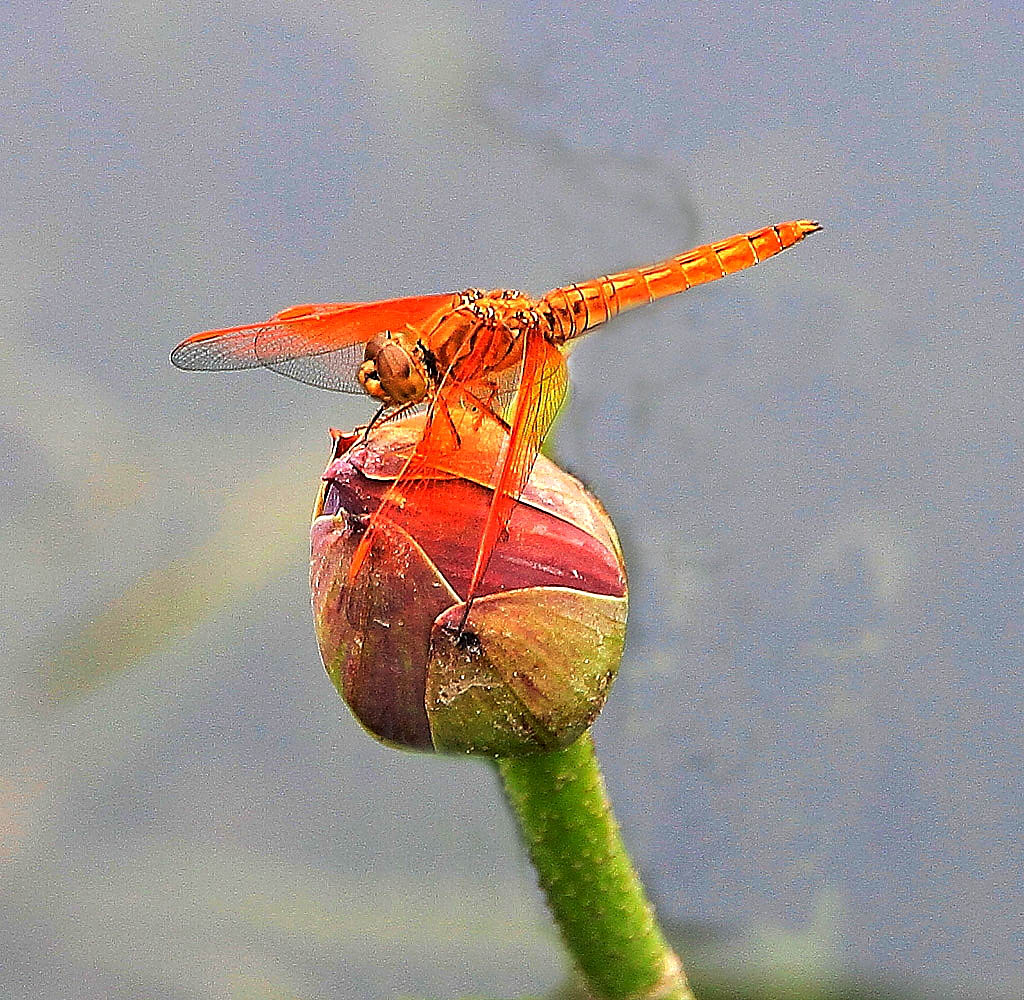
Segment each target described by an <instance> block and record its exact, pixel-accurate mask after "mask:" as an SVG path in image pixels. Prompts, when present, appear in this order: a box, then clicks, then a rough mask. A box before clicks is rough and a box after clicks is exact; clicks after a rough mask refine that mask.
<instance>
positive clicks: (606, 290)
mask: <svg viewBox="0 0 1024 1000" xmlns="http://www.w3.org/2000/svg"><path fill="white" fill-rule="evenodd" d="M820 228H821V226H819V225H818V223H816V222H812V221H811V220H809V219H799V220H797V221H796V222H782V223H780V224H779V225H777V226H766V227H765V228H764V229H755V230H754V231H753V232H749V233H740V234H739V235H738V236H730V237H729V238H728V239H725V240H719V241H718V242H717V243H708V244H706V245H705V246H700V247H695V248H694V249H693V250H687V251H686V253H681V254H678V255H677V256H675V257H669V258H668V259H667V260H663V261H660V262H659V263H657V264H651V265H650V266H649V267H637V268H634V269H633V270H630V271H621V272H619V273H618V274H606V275H605V276H604V277H602V278H595V279H594V280H593V281H586V282H583V283H582V284H578V285H565V286H564V287H562V288H556V289H554V290H553V291H550V292H548V293H547V295H545V296H544V302H545V303H546V304H547V305H548V306H549V307H550V309H551V316H552V319H553V321H554V340H555V342H556V343H564V342H565V341H566V340H571V339H572V338H573V337H578V336H580V335H581V334H583V333H586V331H587V330H591V329H593V328H594V327H595V326H599V325H600V324H601V323H604V322H607V321H608V320H610V319H612V318H613V317H615V316H617V315H618V314H619V313H620V312H622V311H623V310H625V309H632V308H633V307H634V306H642V305H646V304H647V303H648V302H654V301H655V300H656V299H661V298H664V297H665V296H666V295H675V294H676V293H677V292H685V291H686V290H687V289H688V288H693V287H694V286H695V285H703V284H706V283H707V282H709V281H716V280H717V279H718V278H724V277H725V276H726V275H727V274H733V273H734V272H736V271H743V270H745V269H746V268H748V267H753V266H754V265H755V264H759V263H760V262H761V261H763V260H767V259H768V258H769V257H774V256H775V255H776V254H777V253H781V252H782V251H783V250H787V249H789V247H791V246H793V244H794V243H799V242H800V240H802V239H803V238H804V237H805V236H810V234H811V233H816V232H817V231H818V230H819V229H820Z"/></svg>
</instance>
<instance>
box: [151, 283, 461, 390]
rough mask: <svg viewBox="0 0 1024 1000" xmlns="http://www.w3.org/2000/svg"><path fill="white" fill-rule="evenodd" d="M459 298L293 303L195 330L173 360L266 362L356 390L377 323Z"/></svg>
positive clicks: (190, 367) (424, 315) (448, 305)
mask: <svg viewBox="0 0 1024 1000" xmlns="http://www.w3.org/2000/svg"><path fill="white" fill-rule="evenodd" d="M458 303H459V296H458V295H452V294H444V295H416V296H411V297H409V298H402V299H386V300H384V301H381V302H324V303H318V304H310V305H302V306H292V307H291V308H289V309H285V310H284V311H282V312H279V313H277V314H276V315H274V316H271V318H270V319H268V320H265V321H264V322H262V323H247V324H245V325H244V326H233V327H227V328H225V329H223V330H206V331H205V332H203V333H197V334H195V335H193V336H191V337H189V338H188V339H187V340H183V341H182V342H181V343H180V344H179V345H178V346H177V347H176V348H175V349H174V350H173V351H172V352H171V361H172V363H173V364H175V365H176V366H177V367H178V368H184V369H186V370H187V371H238V370H240V369H243V368H270V369H271V370H273V371H276V372H279V373H280V374H282V375H287V376H288V377H289V378H294V379H298V380H299V381H300V382H306V383H307V384H309V385H315V386H318V387H319V388H321V389H334V390H337V391H340V392H360V393H361V392H363V391H364V390H363V389H362V387H361V386H360V385H359V383H358V382H357V381H356V379H355V371H356V369H357V368H358V367H359V363H360V362H361V361H362V360H363V358H362V348H363V345H364V344H365V343H366V342H367V341H368V340H370V339H371V338H373V337H374V336H376V334H378V333H380V332H381V331H382V330H400V329H403V328H404V327H405V326H407V325H410V326H416V327H419V326H424V325H425V324H427V323H428V322H429V320H430V319H431V318H433V317H434V316H435V315H437V314H438V313H440V312H443V311H444V310H446V309H453V308H455V307H456V306H457V305H458Z"/></svg>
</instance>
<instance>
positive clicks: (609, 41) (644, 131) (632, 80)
mask: <svg viewBox="0 0 1024 1000" xmlns="http://www.w3.org/2000/svg"><path fill="white" fill-rule="evenodd" d="M0 16H2V18H3V21H2V27H0V48H2V52H3V65H4V70H3V75H2V82H0V86H2V88H3V101H2V104H0V150H2V153H0V169H2V171H3V191H4V197H3V199H2V201H0V220H2V225H0V299H2V302H3V308H2V320H0V440H2V448H0V462H2V463H3V480H2V486H3V494H2V497H3V502H2V512H0V518H2V524H3V531H2V533H0V564H2V570H0V594H2V610H3V619H2V623H3V624H2V629H0V651H2V657H3V660H2V662H3V670H2V674H0V684H2V697H0V991H2V992H3V994H4V995H5V996H11V997H43V998H61V1000H63V998H68V997H75V998H78V997H89V998H91V997H97V998H102V997H146V998H173V1000H177V998H187V997H231V998H235V997H299V998H310V997H322V996H329V997H332V998H342V1000H347V998H353V1000H354V998H370V997H378V996H387V995H395V994H402V995H406V996H426V995H432V996H454V995H457V994H458V993H460V992H462V993H465V992H470V991H472V992H475V993H498V994H501V993H504V994H514V993H517V992H519V993H523V992H532V993H535V994H536V993H542V992H544V991H546V990H548V989H549V988H551V987H553V986H554V985H556V984H557V983H558V982H559V980H560V979H561V977H562V974H563V972H564V960H563V956H562V952H561V948H560V945H559V942H558V940H557V937H556V934H555V932H554V930H553V928H552V926H551V923H550V920H549V918H548V915H547V913H546V911H545V909H544V905H543V901H542V899H541V897H540V895H539V893H538V891H537V889H536V888H535V885H534V877H533V874H532V871H531V869H530V868H529V866H528V864H527V862H526V860H525V858H524V856H523V854H522V853H521V851H520V849H519V845H518V842H517V840H516V835H515V829H514V827H513V825H512V822H511V820H510V817H509V816H508V815H507V814H506V812H505V809H504V806H503V804H502V800H501V797H500V793H499V791H498V788H497V785H496V782H495V780H494V778H493V775H492V773H491V771H490V770H489V768H488V767H487V766H486V765H483V764H479V763H467V762H463V761H450V760H437V759H431V758H428V757H423V756H414V755H408V754H402V753H396V752H394V751H389V750H386V749H384V748H382V747H379V746H378V745H376V744H375V743H374V742H373V741H372V740H371V739H369V738H368V737H367V736H365V735H364V733H363V732H362V731H361V730H360V729H359V727H358V725H357V724H356V723H355V721H354V720H353V719H352V718H351V717H350V716H349V714H348V712H347V710H346V709H345V707H344V706H343V704H342V703H341V702H340V700H339V699H338V698H337V695H336V694H335V693H334V690H333V688H332V687H331V685H330V683H329V682H328V680H327V678H326V676H325V675H324V672H323V669H322V666H321V664H320V661H319V658H318V654H317V649H316V645H315V642H314V638H313V632H312V627H311V621H310V614H309V610H308V593H307V579H306V574H307V549H306V546H307V529H308V514H309V509H310V506H311V503H312V500H313V496H314V493H315V490H316V486H317V481H318V476H319V473H320V471H321V469H322V467H323V464H324V462H325V461H326V458H327V453H328V446H329V440H328V436H327V428H328V426H329V425H335V426H339V427H350V426H352V425H354V424H356V423H358V422H361V421H364V420H365V419H366V418H367V416H368V415H369V413H370V412H371V409H372V408H371V407H370V406H369V404H368V402H366V401H364V400H361V399H358V398H355V397H345V396H337V395H333V394H329V393H324V392H318V391H316V390H312V389H309V388H307V387H304V386H301V385H299V384H297V383H292V382H290V381H288V380H287V379H283V378H277V377H275V376H273V375H270V374H265V373H259V372H256V373H253V372H249V373H241V374H238V375H227V376H220V377H218V376H209V377H204V376H201V375H192V376H190V375H186V374H184V373H182V372H179V371H176V370H175V369H173V368H172V367H171V366H170V365H169V363H168V361H167V355H168V352H169V350H170V348H171V347H172V346H173V345H174V344H175V343H176V342H177V341H178V340H179V339H181V338H182V337H183V336H185V335H187V334H189V333H191V332H194V331H196V330H200V329H204V328H207V327H210V326H222V325H228V324H232V323H239V322H246V321H251V320H256V319H260V318H262V317H264V316H266V315H268V314H270V313H271V312H273V311H275V310H277V309H279V308H282V307H284V306H287V305H290V304H293V303H297V302H305V301H317V300H321V301H322V300H339V299H350V300H358V299H375V298H383V297H390V296H396V295H405V294H415V293H418V292H427V291H431V292H432V291H448V290H457V289H461V288H464V287H466V286H469V285H482V286H485V287H490V286H495V285H512V286H515V287H523V288H527V289H530V290H532V291H534V292H537V293H540V292H543V291H545V290H546V289H548V288H550V287H553V286H555V285H558V284H563V283H566V282H568V281H571V280H576V279H583V278H589V277H593V276H596V275H598V274H602V273H606V272H608V271H612V270H617V269H620V268H624V267H627V266H631V265H636V264H642V263H649V262H651V261H652V260H655V259H658V258H660V257H663V256H665V255H667V254H670V253H675V252H679V251H681V250H684V249H686V248H688V247H689V246H692V245H695V244H698V243H702V242H706V241H708V240H712V239H717V238H721V237H725V236H728V235H731V234H733V233H735V232H738V231H742V230H747V229H751V228H755V227H759V226H762V225H766V224H770V223H772V222H778V221H782V220H785V219H791V218H799V217H803V216H810V217H812V218H818V219H820V220H821V221H822V222H823V224H824V225H825V232H824V233H822V234H821V235H818V236H815V237H814V238H813V239H812V240H810V241H808V242H807V243H805V244H802V245H801V246H799V247H797V248H796V249H794V250H792V251H790V252H789V253H787V254H785V255H784V256H783V257H781V258H779V259H777V260H773V261H771V262H769V263H766V264H765V265H764V266H763V267H759V268H756V269H754V270H753V271H750V272H747V273H745V274H742V275H738V276H735V277H732V278H730V279H729V280H728V281H725V282H722V283H719V284H715V285H711V286H708V287H705V288H702V289H699V290H696V291H694V292H691V293H689V294H688V295H685V296H682V297H680V298H677V299H674V300H668V301H666V302H663V303H660V304H658V305H657V306H652V307H649V308H647V309H645V310H641V311H639V312H636V313H632V314H630V315H629V316H628V317H623V318H622V319H620V320H618V321H617V322H616V324H615V325H614V326H611V327H608V328H606V329H605V330H604V331H602V332H601V333H599V334H595V335H594V336H593V337H592V338H590V339H589V340H588V341H587V342H586V343H584V344H583V345H581V346H580V347H579V348H578V350H577V351H576V352H575V353H574V356H573V359H572V366H571V367H572V370H573V380H574V390H573V396H572V400H571V402H570V405H569V407H568V409H567V410H566V412H565V415H564V417H563V419H562V421H561V423H560V425H559V427H558V429H557V432H556V435H555V438H554V441H553V449H554V453H555V454H556V455H557V457H558V459H559V460H560V461H561V463H562V464H563V465H565V466H566V467H567V468H569V469H570V470H571V471H573V472H574V473H576V474H577V475H578V476H580V477H581V478H582V479H583V480H584V481H585V482H587V483H588V484H589V485H590V486H591V487H592V488H593V489H594V490H595V491H596V492H597V493H598V495H599V496H600V497H601V498H602V499H603V501H604V503H605V504H606V506H607V507H608V509H609V510H610V512H611V513H612V516H613V518H614V519H615V521H616V523H617V525H618V527H619V529H620V532H621V534H622V539H623V544H624V546H625V549H626V552H627V556H628V562H629V566H630V572H631V584H632V596H633V600H632V607H631V619H630V633H629V642H628V647H627V652H626V657H625V661H624V663H623V668H622V672H621V675H620V680H619V681H618V684H617V688H616V690H615V692H614V693H613V695H612V698H611V700H610V703H609V706H608V708H607V709H606V711H605V713H604V715H603V716H602V718H601V719H600V720H599V722H598V724H597V727H596V731H595V736H596V740H597V743H598V750H599V753H600V755H601V758H602V760H603V762H604V765H605V767H606V773H607V777H608V781H609V785H610V788H611V792H612V796H613V799H614V801H615V803H616V808H617V810H618V813H619V817H620V820H621V822H622V825H623V828H624V831H625V835H626V838H627V841H628V842H629V844H630V845H631V846H632V848H633V849H634V851H635V857H636V860H637V863H638V864H639V866H640V867H641V869H642V871H643V873H644V876H645V879H646V881H647V883H648V885H649V887H650V889H651V892H652V894H653V896H654V897H655V899H656V901H657V904H658V906H659V909H660V912H661V913H662V915H663V916H664V918H665V919H666V921H667V922H669V923H671V924H672V925H673V927H675V928H677V929H678V930H680V933H682V935H683V939H684V942H685V948H686V953H685V954H684V958H687V959H688V960H689V964H690V965H691V967H692V968H693V969H694V970H695V973H696V974H697V975H698V976H699V977H705V978H707V980H708V981H709V982H710V981H711V980H712V979H714V977H716V976H717V977H725V978H727V979H731V980H735V981H736V982H741V981H742V982H758V983H761V984H762V985H763V986H764V989H765V990H766V991H767V993H766V995H779V993H778V991H781V989H782V988H783V985H784V984H786V983H791V982H794V981H798V980H806V981H808V982H812V983H818V984H822V983H838V982H841V981H844V979H845V977H849V976H861V977H869V978H871V979H872V981H876V980H877V981H878V982H893V983H903V984H905V985H906V988H907V989H921V990H923V991H924V994H925V995H936V994H937V993H939V992H940V991H941V992H942V993H943V995H953V994H954V993H955V995H958V996H976V997H991V998H1002V997H1015V998H1019V996H1020V989H1021V982H1022V981H1024V972H1022V969H1024V933H1022V930H1021V928H1022V926H1024V922H1022V920H1021V913H1022V912H1024V885H1022V868H1024V850H1022V842H1024V819H1022V805H1021V789H1020V774H1021V767H1022V764H1024V745H1022V735H1021V722H1020V715H1021V703H1022V685H1021V679H1020V666H1021V634H1020V632H1021V624H1020V623H1021V613H1022V610H1024V609H1022V607H1021V603H1022V601H1021V590H1022V588H1021V570H1022V551H1021V545H1022V543H1021V537H1022V536H1021V528H1022V524H1021V510H1022V508H1021V496H1020V491H1021V482H1022V476H1024V468H1022V456H1021V435H1020V426H1021V423H1020V421H1021V398H1022V393H1024V385H1022V378H1021V363H1020V358H1021V353H1020V324H1021V307H1020V302H1021V296H1022V291H1024V281H1022V273H1021V243H1020V230H1021V217H1022V198H1021V186H1020V173H1021V158H1020V150H1021V148H1022V139H1024V136H1022V127H1021V120H1022V119H1021V113H1020V112H1021V104H1022V102H1021V98H1022V95H1021V82H1020V52H1021V47H1022V43H1024V38H1022V34H1024V33H1022V16H1021V9H1020V7H1019V5H1018V4H1017V3H1013V2H1006V3H987V4H985V3H982V4H977V3H975V4H970V5H968V4H957V3H953V4H944V5H941V8H940V6H938V5H935V6H933V5H926V4H922V5H912V4H896V5H890V4H873V5H849V6H847V5H839V6H831V7H823V6H822V5H820V4H812V3H795V4H771V5H767V4H761V3H752V2H745V0H738V2H736V3H731V4H728V5H704V4H681V5H680V4H673V5H636V4H628V3H626V2H624V0H616V2H610V3H607V4H590V3H573V4H532V5H528V4H525V3H509V4H504V5H501V4H492V3H482V4H475V3H474V4H470V3H463V2H458V0H452V2H447V3H445V2H437V3H430V2H427V3H420V2H413V3H411V4H410V3H409V2H408V0H403V2H402V3H385V4H383V5H379V6H377V7H376V9H374V10H372V11H371V10H367V9H364V8H363V7H362V6H359V5H354V4H353V5H348V4H331V3H324V2H319V0H305V2H298V3H295V2H292V3H282V2H280V0H263V2H261V3H258V4H256V3H247V2H244V0H227V2H224V3H221V4H216V5H212V4H191V3H189V4H185V3H174V2H172V3H165V4H151V3H117V2H112V0H94V2H92V3H67V4H52V3H42V2H39V0H27V2H23V3H20V4H16V5H15V4H11V5H7V6H6V7H5V10H4V13H3V14H2V15H0ZM764 984H768V985H766V986H765V985H764ZM771 984H782V985H775V986H773V985H771ZM773 990H774V991H776V992H775V993H774V994H773V993H772V991H773Z"/></svg>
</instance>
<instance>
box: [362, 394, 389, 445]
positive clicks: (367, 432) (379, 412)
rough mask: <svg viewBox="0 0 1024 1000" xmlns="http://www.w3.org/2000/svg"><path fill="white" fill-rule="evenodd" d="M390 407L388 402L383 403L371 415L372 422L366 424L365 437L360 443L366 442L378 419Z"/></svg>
mask: <svg viewBox="0 0 1024 1000" xmlns="http://www.w3.org/2000/svg"><path fill="white" fill-rule="evenodd" d="M387 408H388V404H387V403H381V404H380V408H379V409H378V410H377V412H376V413H375V414H374V415H373V416H372V417H370V422H369V423H368V424H367V425H366V429H365V430H364V431H363V437H362V439H361V440H360V442H359V443H360V444H366V442H367V439H368V438H369V437H370V431H371V430H373V428H374V427H375V426H376V424H377V421H378V420H380V418H381V417H382V416H383V415H384V411H385V410H386V409H387Z"/></svg>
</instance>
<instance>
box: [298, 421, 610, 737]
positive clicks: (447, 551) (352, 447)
mask: <svg viewBox="0 0 1024 1000" xmlns="http://www.w3.org/2000/svg"><path fill="white" fill-rule="evenodd" d="M423 419H424V418H423V417H422V416H419V417H412V418H408V419H406V420H401V421H396V422H393V423H389V424H385V425H383V426H382V427H380V428H378V429H377V430H375V431H374V432H373V433H372V434H371V435H370V437H369V438H368V439H367V440H366V441H362V440H361V439H360V438H358V437H357V436H356V435H341V434H339V435H336V439H335V440H336V449H335V458H334V460H333V461H332V462H331V463H330V464H329V465H328V468H327V470H326V472H325V473H324V486H323V487H322V488H321V493H320V497H319V499H318V502H317V507H316V510H315V512H314V514H315V518H314V522H313V527H312V533H311V539H312V558H311V568H310V579H311V586H312V591H313V609H314V617H315V621H316V630H317V639H318V641H319V644H320V651H321V654H322V656H323V660H324V665H325V667H326V668H327V672H328V674H329V676H330V677H331V680H332V681H333V682H334V684H335V686H336V687H337V689H338V691H339V693H340V694H341V696H342V697H343V698H344V699H345V701H346V703H347V704H348V705H349V707H350V708H351V709H352V711H353V712H354V714H355V715H356V717H357V718H358V719H359V721H360V722H361V723H362V724H363V726H365V727H366V728H367V729H368V730H369V731H370V732H371V733H372V734H373V735H374V736H376V737H377V738H378V739H381V740H383V741H384V742H386V743H390V744H394V745H397V746H404V747H410V748H414V749H420V750H437V751H441V752H447V753H478V754H489V755H510V754H518V753H525V752H531V751H542V750H553V749H557V748H559V747H563V746H567V745H568V744H569V743H571V742H573V741H574V740H576V739H577V738H578V737H579V736H580V735H581V734H582V733H583V732H584V731H585V730H586V728H587V727H588V726H589V725H590V724H591V723H592V722H593V721H594V719H595V718H596V717H597V714H598V712H599V711H600V710H601V707H602V705H603V704H604V700H605V697H606V696H607V693H608V689H609V688H610V686H611V683H612V680H613V679H614V677H615V673H616V671H617V670H618V664H619V660H620V657H621V654H622V644H623V637H624V633H625V621H626V604H627V599H626V579H625V570H624V567H623V562H622V554H621V551H620V549H619V546H618V540H617V539H616V537H615V531H614V528H613V527H612V524H611V521H610V520H609V519H608V516H607V514H605V512H604V510H603V509H602V508H601V505H600V504H599V503H598V501H597V500H596V499H595V498H594V497H593V496H592V495H591V494H590V493H588V492H587V490H586V489H585V488H584V487H583V486H582V485H581V484H580V483H579V482H578V481H577V480H576V479H574V478H573V477H571V476H569V475H568V474H567V473H565V472H563V471H562V470H560V469H559V468H558V467H557V466H555V465H554V463H552V462H550V461H548V460H547V459H545V458H543V457H541V458H539V459H538V461H537V464H536V467H535V469H534V472H533V475H532V476H531V478H530V481H529V483H528V484H527V487H526V489H525V490H524V493H523V497H522V499H521V500H520V502H519V504H518V505H517V507H516V509H515V511H514V513H513V515H512V519H511V521H510V523H509V527H508V531H507V537H504V538H503V539H502V540H501V541H500V542H499V544H498V546H497V548H496V550H495V552H494V555H493V556H492V558H491V563H490V565H489V567H488V570H487V573H486V575H485V577H484V579H483V581H482V586H481V589H480V591H479V592H478V595H477V597H476V599H475V600H474V603H473V606H472V609H471V612H470V615H469V619H468V621H467V624H466V627H465V629H463V630H462V632H461V633H460V632H459V624H460V623H461V621H462V617H463V613H464V610H465V605H464V603H463V602H464V599H465V595H466V592H467V588H468V584H469V580H470V578H471V577H472V572H473V566H474V563H475V561H476V553H477V544H478V541H479V539H480V537H481V532H482V528H483V523H484V520H485V519H486V516H487V512H488V509H489V506H490V501H491V495H492V494H491V489H490V487H489V482H490V476H491V474H492V470H493V469H494V467H495V465H496V458H497V455H498V453H499V452H500V449H501V447H502V444H503V443H504V439H505V435H506V432H505V430H504V429H503V427H502V426H501V425H500V424H498V423H497V422H493V423H488V424H485V425H483V426H482V427H481V428H479V429H478V432H477V433H474V434H473V435H472V436H468V435H467V437H466V438H465V440H464V441H463V446H462V447H460V448H459V449H457V450H456V451H454V452H453V453H452V454H451V455H450V456H449V457H448V458H447V463H448V464H447V466H446V467H445V468H444V469H437V470H433V471H432V472H431V473H430V475H429V476H428V477H424V478H423V479H421V480H419V481H417V482H415V483H414V484H412V485H411V486H410V487H409V488H408V489H405V490H403V496H402V501H401V502H400V503H397V504H395V503H392V504H389V505H388V507H387V508H386V510H385V512H384V514H383V515H382V516H381V517H379V518H378V519H377V520H376V522H375V528H374V535H373V540H372V543H371V545H370V550H369V555H368V556H367V559H366V561H365V563H364V564H363V566H362V568H361V569H360V571H359V573H358V575H357V576H356V579H355V581H354V583H353V584H352V585H351V586H349V583H348V571H349V566H350V564H351V561H352V556H353V553H354V552H355V549H356V546H357V545H358V544H359V540H360V538H361V537H362V535H363V533H364V531H365V528H366V525H367V523H368V522H369V517H370V515H372V514H373V512H374V511H375V510H376V509H377V507H378V506H379V504H380V501H381V497H382V496H383V495H384V493H385V491H386V490H387V488H388V486H389V485H390V484H391V483H392V482H393V481H394V479H395V477H396V476H397V475H398V474H399V473H400V472H401V470H402V469H403V468H404V465H405V460H406V458H407V457H408V455H409V453H410V449H411V448H412V447H413V446H414V445H415V442H416V441H417V440H418V439H419V435H420V434H422V428H423Z"/></svg>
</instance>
